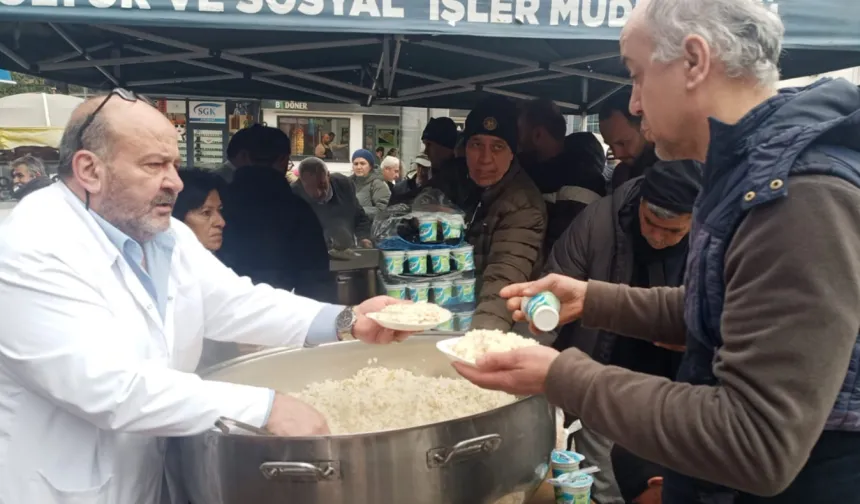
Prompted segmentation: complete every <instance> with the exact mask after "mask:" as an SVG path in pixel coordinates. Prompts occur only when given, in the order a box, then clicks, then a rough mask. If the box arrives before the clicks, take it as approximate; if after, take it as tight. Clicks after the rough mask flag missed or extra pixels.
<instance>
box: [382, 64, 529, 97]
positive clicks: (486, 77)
mask: <svg viewBox="0 0 860 504" xmlns="http://www.w3.org/2000/svg"><path fill="white" fill-rule="evenodd" d="M538 70H539V69H537V68H514V69H513V70H503V71H501V72H493V73H488V74H482V75H473V76H471V77H463V78H462V79H453V80H446V81H443V82H438V83H436V84H427V85H424V86H417V87H413V88H409V89H404V90H402V91H400V92H399V93H398V96H411V95H415V94H421V93H427V92H430V91H436V90H439V89H444V88H448V87H456V86H466V85H470V84H477V83H479V82H484V81H491V80H497V79H506V78H508V77H516V76H518V75H523V74H529V73H534V72H536V71H538Z"/></svg>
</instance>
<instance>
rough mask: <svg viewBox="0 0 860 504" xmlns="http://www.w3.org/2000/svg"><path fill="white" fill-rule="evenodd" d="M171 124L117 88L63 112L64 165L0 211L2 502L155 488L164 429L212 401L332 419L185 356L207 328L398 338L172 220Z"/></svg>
mask: <svg viewBox="0 0 860 504" xmlns="http://www.w3.org/2000/svg"><path fill="white" fill-rule="evenodd" d="M179 162H180V157H179V149H178V146H177V141H176V132H175V130H174V128H173V126H172V125H171V124H170V122H168V120H167V119H166V118H165V117H164V116H163V115H162V114H161V113H159V112H158V111H157V110H156V109H155V108H153V107H151V106H150V105H148V104H147V103H144V102H143V101H140V100H138V99H137V98H136V97H135V96H134V95H132V94H131V93H129V92H127V91H124V90H115V91H114V92H112V93H111V94H110V95H108V96H107V97H101V98H97V99H93V100H90V101H87V102H85V103H84V104H83V105H81V106H80V107H79V108H78V109H77V110H76V111H75V112H74V114H73V115H72V117H71V119H70V121H69V124H68V126H67V128H66V131H65V133H64V135H63V140H62V145H61V147H60V164H59V174H60V177H61V182H60V183H57V184H54V185H53V186H52V187H49V188H46V189H44V190H42V191H39V192H38V193H35V194H33V195H32V196H31V197H29V198H27V199H26V200H24V201H22V202H21V203H20V204H19V205H18V206H17V207H16V208H15V210H14V211H13V212H12V214H11V215H10V216H9V217H8V218H7V219H6V220H5V221H4V222H3V224H2V226H0V320H2V323H3V327H2V330H0V504H24V503H32V504H51V503H56V504H65V503H73V502H74V503H81V504H84V503H85V504H107V503H122V504H135V503H146V504H154V503H157V502H159V500H160V499H161V498H162V491H163V488H162V486H163V485H162V481H163V473H164V458H165V444H166V440H165V438H167V437H171V436H188V435H193V434H197V433H200V432H203V431H205V430H207V429H210V428H212V426H213V424H214V422H215V421H216V419H217V418H218V417H220V416H226V417H230V418H234V419H237V420H240V421H243V422H246V423H249V424H252V425H255V426H263V427H265V428H267V429H268V430H270V431H271V432H273V433H275V434H277V435H283V436H295V435H313V434H324V433H326V432H327V429H328V428H327V426H326V423H325V419H324V418H323V417H322V416H321V415H320V414H319V412H317V411H316V410H314V409H313V408H312V407H310V406H309V405H307V404H304V403H302V402H300V401H298V400H296V399H294V398H291V397H289V396H286V395H283V394H280V393H276V392H275V391H273V390H268V389H263V388H257V387H249V386H240V385H233V384H228V383H219V382H214V381H206V380H203V379H201V378H200V377H198V376H197V375H195V374H193V371H194V369H195V367H196V366H197V362H198V360H199V358H200V350H201V346H202V342H203V338H209V339H212V340H218V341H236V342H241V343H250V344H256V345H270V346H287V345H302V344H305V345H316V344H320V343H326V342H334V341H337V340H339V339H340V340H342V339H353V338H358V339H361V340H363V341H365V342H372V343H387V342H391V341H394V340H399V339H402V338H404V337H405V336H406V335H405V334H396V333H394V332H392V331H389V330H385V329H382V328H381V327H379V326H377V325H376V324H375V323H374V322H373V321H371V320H370V319H368V318H367V317H365V316H364V314H365V313H369V312H371V311H377V310H379V309H381V308H382V307H383V306H384V305H386V304H390V303H394V302H397V301H394V300H393V299H390V298H375V299H372V300H370V301H367V302H366V303H364V304H362V305H360V306H358V307H354V308H350V309H345V308H344V307H338V306H332V305H325V304H321V303H318V302H316V301H312V300H310V299H306V298H302V297H299V296H296V295H293V294H291V293H289V292H285V291H280V290H276V289H272V288H271V287H268V286H266V285H257V286H253V285H252V284H251V282H250V281H249V280H248V279H246V278H240V277H238V276H237V275H235V274H234V273H233V272H232V271H231V270H230V269H228V268H226V267H225V266H223V265H222V264H221V263H220V262H218V260H217V259H216V258H215V257H214V256H213V255H212V254H210V253H209V252H208V251H206V250H205V249H204V248H203V246H202V245H200V243H199V242H198V240H197V239H196V238H195V236H194V234H193V233H192V232H191V231H190V230H189V229H188V228H187V227H186V226H184V225H183V224H182V223H181V222H179V221H176V220H171V217H170V214H171V210H172V207H173V203H174V202H175V201H176V195H177V193H179V191H181V190H182V182H181V181H180V179H179V177H178V175H177V171H176V168H177V166H178V165H179Z"/></svg>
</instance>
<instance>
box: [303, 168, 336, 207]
mask: <svg viewBox="0 0 860 504" xmlns="http://www.w3.org/2000/svg"><path fill="white" fill-rule="evenodd" d="M299 182H301V184H302V189H304V190H305V193H307V195H308V196H310V197H311V199H312V200H314V201H316V202H318V203H322V202H324V201H325V199H326V196H328V191H329V187H330V186H331V180H330V179H329V174H328V173H312V172H308V173H302V174H301V177H299Z"/></svg>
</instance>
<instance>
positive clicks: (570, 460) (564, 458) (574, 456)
mask: <svg viewBox="0 0 860 504" xmlns="http://www.w3.org/2000/svg"><path fill="white" fill-rule="evenodd" d="M583 460H585V457H583V456H582V455H581V454H579V453H576V452H573V451H567V450H553V451H552V455H550V463H551V467H552V477H553V478H558V477H559V476H561V475H562V474H567V473H571V472H574V471H578V470H579V464H580V463H582V461H583ZM554 489H555V499H556V502H572V501H564V500H562V499H563V498H564V497H563V495H562V494H563V493H564V491H563V488H562V487H559V486H556V487H554ZM586 502H587V501H586Z"/></svg>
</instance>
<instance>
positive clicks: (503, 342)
mask: <svg viewBox="0 0 860 504" xmlns="http://www.w3.org/2000/svg"><path fill="white" fill-rule="evenodd" d="M537 345H538V342H537V341H536V340H533V339H531V338H524V337H522V336H520V335H519V334H516V333H512V332H508V333H505V332H502V331H499V330H497V329H494V330H487V329H475V330H472V331H469V332H467V333H466V334H465V335H464V336H463V337H462V338H458V339H457V342H456V343H455V344H454V345H453V346H452V347H451V351H452V352H453V353H454V355H456V356H457V357H459V358H461V359H463V360H464V361H467V362H475V361H477V360H478V357H480V356H482V355H484V354H487V353H495V352H510V351H511V350H516V349H517V348H525V347H530V346H537Z"/></svg>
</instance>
